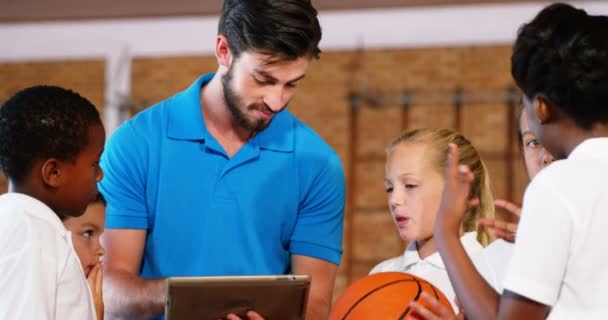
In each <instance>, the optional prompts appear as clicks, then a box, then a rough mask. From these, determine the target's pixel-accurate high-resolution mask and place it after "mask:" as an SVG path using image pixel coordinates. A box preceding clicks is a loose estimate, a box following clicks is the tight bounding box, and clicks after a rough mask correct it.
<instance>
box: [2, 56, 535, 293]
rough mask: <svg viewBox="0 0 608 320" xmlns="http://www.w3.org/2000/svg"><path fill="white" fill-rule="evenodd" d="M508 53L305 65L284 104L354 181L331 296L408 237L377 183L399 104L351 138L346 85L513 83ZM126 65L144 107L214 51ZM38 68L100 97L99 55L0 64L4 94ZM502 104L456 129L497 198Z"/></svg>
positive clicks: (449, 116)
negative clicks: (483, 166)
mask: <svg viewBox="0 0 608 320" xmlns="http://www.w3.org/2000/svg"><path fill="white" fill-rule="evenodd" d="M509 56H510V47H508V46H496V47H463V48H432V49H408V50H370V51H365V52H360V51H348V52H326V53H323V54H322V58H321V60H319V61H315V62H313V63H312V64H311V67H310V69H309V72H308V74H307V76H306V79H305V80H304V81H303V82H302V83H301V84H300V88H299V89H298V91H297V94H296V96H295V98H294V100H293V101H292V103H291V104H290V107H289V108H290V110H291V111H292V112H293V113H294V114H295V115H296V116H298V117H299V118H300V119H301V120H303V121H304V122H305V123H307V124H308V125H309V126H311V127H312V128H313V129H314V130H316V131H317V132H318V133H319V134H320V135H321V136H322V137H323V138H324V139H325V140H326V141H327V142H328V143H329V144H330V145H331V146H332V147H334V148H335V149H336V151H337V152H338V154H339V155H340V157H341V159H342V161H343V164H344V169H345V172H346V173H347V180H348V184H347V187H348V188H349V190H350V188H351V187H353V184H352V182H353V181H354V182H355V183H356V185H354V189H353V190H355V194H354V196H353V199H352V200H353V201H349V207H348V208H347V220H346V221H347V223H346V225H345V236H346V237H345V239H346V240H348V239H351V241H345V248H344V251H345V254H344V259H343V263H342V265H341V267H340V271H339V275H338V281H337V284H336V295H338V294H339V293H340V292H342V290H343V289H344V288H345V286H347V285H348V283H349V281H352V280H355V279H357V278H359V277H361V276H363V275H365V274H367V272H369V270H370V269H371V267H373V266H374V265H375V264H376V263H378V262H379V261H381V260H384V259H386V258H389V257H392V256H395V255H399V254H400V253H401V252H402V250H403V248H404V245H405V244H404V243H402V241H401V240H400V239H399V236H398V234H397V231H396V229H395V227H394V224H393V222H392V220H391V217H390V214H389V213H388V209H387V208H386V193H385V191H384V185H383V177H384V148H385V147H386V145H387V144H388V143H389V142H390V141H391V140H392V139H393V138H394V137H395V136H397V135H398V134H399V132H400V131H401V130H402V123H401V111H400V109H399V108H398V107H397V106H396V105H395V104H394V103H393V104H388V105H387V106H386V107H385V108H380V109H372V108H368V107H363V108H362V109H361V110H360V112H359V122H358V125H357V127H356V128H355V130H357V133H358V135H359V141H358V143H357V144H356V145H352V144H351V141H350V140H349V137H350V133H351V128H350V124H349V123H350V122H349V119H350V118H349V117H350V115H351V109H350V104H349V100H348V99H347V97H348V96H349V93H351V92H353V91H362V90H364V89H365V90H367V91H368V92H373V93H375V94H379V95H385V96H393V97H395V96H397V95H398V94H400V93H402V92H403V90H405V89H409V90H412V92H413V94H414V97H415V96H416V95H419V94H433V93H450V92H452V91H453V90H455V89H456V88H461V89H462V90H463V91H464V92H485V91H501V90H505V89H507V88H509V87H511V86H512V85H513V84H512V80H511V77H510V73H509ZM132 68H133V77H132V83H131V87H132V102H133V103H134V104H135V105H136V106H137V107H138V108H139V109H143V108H145V107H146V106H149V105H151V104H153V103H155V102H158V101H160V100H163V99H165V98H168V97H170V96H172V95H173V94H175V93H176V92H178V91H181V90H183V89H185V88H186V87H187V86H188V85H190V84H191V83H192V81H194V79H195V78H196V77H198V76H199V75H200V74H202V73H205V72H210V71H215V70H216V68H217V64H216V61H215V59H214V58H212V57H173V58H146V59H135V60H134V61H133V64H132ZM40 70H43V71H40ZM92 70H93V71H92ZM96 70H97V71H96ZM9 72H10V75H9V76H7V75H6V74H7V73H9ZM91 72H92V74H91ZM40 74H46V76H44V77H43V78H42V79H46V80H47V81H59V83H63V84H65V83H67V84H68V85H69V86H70V87H73V88H74V89H76V90H77V91H81V92H82V93H83V94H84V95H85V96H87V97H89V98H90V99H91V100H92V101H93V102H94V103H96V104H97V105H101V101H102V99H103V64H102V63H99V62H70V63H57V64H55V63H51V64H49V63H46V64H24V65H0V77H2V78H0V79H2V80H3V81H2V83H3V84H4V83H7V82H8V80H9V79H10V81H11V83H10V86H9V88H11V89H7V87H6V86H5V85H3V86H2V88H0V90H3V91H0V98H2V97H5V96H7V95H8V93H6V92H9V91H11V90H12V91H14V90H16V89H17V88H19V87H23V86H25V85H26V84H29V83H30V82H32V81H34V83H35V81H36V80H39V79H40ZM15 79H16V80H15ZM28 81H29V82H28ZM134 112H136V110H135V111H134ZM508 112H509V111H508V109H507V108H506V107H505V104H504V103H477V104H465V105H464V106H463V107H462V120H461V125H462V131H463V132H464V133H465V135H467V137H468V138H470V139H471V140H472V142H473V143H474V144H475V145H476V146H477V147H478V149H479V150H480V152H481V153H482V156H484V157H485V158H484V159H485V161H486V163H487V165H488V167H489V169H490V174H491V176H492V179H493V184H494V188H495V190H496V193H497V195H498V196H501V197H503V196H505V195H506V194H508V190H506V186H507V183H506V181H507V179H508V178H509V177H507V164H508V161H507V160H505V157H504V153H505V150H511V151H513V152H514V153H516V152H517V151H518V150H517V147H516V146H508V145H507V142H508V140H507V138H506V132H507V129H508V126H509V125H510V123H507V115H508ZM454 114H455V113H454V109H453V107H452V104H451V102H449V101H448V102H443V103H434V104H424V105H416V104H414V105H413V106H412V107H411V108H410V111H409V121H408V123H407V126H408V127H409V128H414V127H423V126H433V127H453V123H454V119H453V117H454ZM351 148H354V149H351ZM351 151H355V152H354V153H355V155H356V158H357V159H358V160H357V161H356V163H355V168H356V172H355V174H354V175H353V174H351V173H350V169H351V166H352V165H353V163H350V158H349V155H350V152H351ZM514 161H515V164H516V166H515V172H514V175H513V185H512V190H511V191H510V192H511V193H512V194H513V195H514V200H515V201H519V199H520V197H521V194H522V190H523V188H524V187H525V184H526V183H527V179H526V176H525V173H524V169H523V166H522V164H521V161H520V160H519V158H516V159H515V160H514Z"/></svg>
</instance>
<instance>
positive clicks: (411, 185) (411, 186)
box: [405, 184, 418, 189]
mask: <svg viewBox="0 0 608 320" xmlns="http://www.w3.org/2000/svg"><path fill="white" fill-rule="evenodd" d="M416 187H418V185H416V184H406V185H405V188H406V189H414V188H416Z"/></svg>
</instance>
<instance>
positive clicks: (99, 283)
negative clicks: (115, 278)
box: [95, 263, 103, 297]
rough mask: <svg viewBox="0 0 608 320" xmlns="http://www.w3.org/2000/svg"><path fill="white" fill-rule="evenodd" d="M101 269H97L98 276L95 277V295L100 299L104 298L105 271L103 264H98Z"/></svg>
mask: <svg viewBox="0 0 608 320" xmlns="http://www.w3.org/2000/svg"><path fill="white" fill-rule="evenodd" d="M98 265H99V268H98V269H97V270H98V271H97V276H96V277H95V284H96V285H95V293H96V294H97V295H98V296H99V297H103V271H102V269H101V268H102V267H101V263H98Z"/></svg>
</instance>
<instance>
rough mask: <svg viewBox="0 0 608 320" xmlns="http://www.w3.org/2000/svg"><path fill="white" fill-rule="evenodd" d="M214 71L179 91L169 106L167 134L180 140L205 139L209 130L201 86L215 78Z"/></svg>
mask: <svg viewBox="0 0 608 320" xmlns="http://www.w3.org/2000/svg"><path fill="white" fill-rule="evenodd" d="M213 75H214V74H213V73H207V74H205V75H202V76H201V77H200V78H198V79H197V80H196V81H195V82H194V83H193V84H192V85H190V87H188V89H186V90H185V91H182V92H180V93H178V94H177V95H176V96H175V97H173V99H171V100H172V101H167V102H165V103H170V105H169V106H168V108H167V110H168V111H167V113H168V119H167V121H168V123H167V135H168V136H169V138H173V139H178V140H205V139H207V138H208V137H209V131H207V126H205V120H204V119H203V111H202V110H201V88H202V87H203V86H204V85H206V84H207V83H209V81H211V79H213Z"/></svg>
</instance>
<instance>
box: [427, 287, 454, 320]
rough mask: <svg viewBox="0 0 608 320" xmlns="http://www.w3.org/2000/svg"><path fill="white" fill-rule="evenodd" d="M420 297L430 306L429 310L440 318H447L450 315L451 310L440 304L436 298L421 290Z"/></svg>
mask: <svg viewBox="0 0 608 320" xmlns="http://www.w3.org/2000/svg"><path fill="white" fill-rule="evenodd" d="M420 297H421V298H422V299H423V300H424V301H425V302H426V303H427V304H428V305H429V306H430V307H431V310H432V311H433V312H434V313H435V314H436V315H438V316H440V317H441V319H449V318H450V317H451V316H452V310H451V309H448V307H446V306H444V305H442V304H441V303H440V302H439V300H437V298H435V297H432V296H431V295H430V294H428V293H427V292H422V294H421V295H420Z"/></svg>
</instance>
